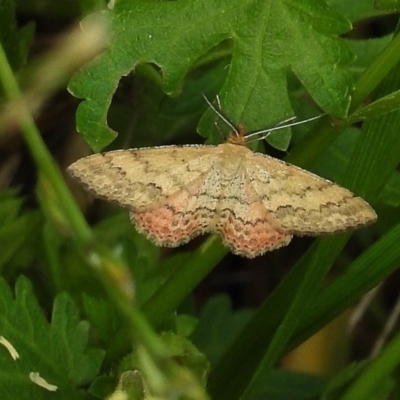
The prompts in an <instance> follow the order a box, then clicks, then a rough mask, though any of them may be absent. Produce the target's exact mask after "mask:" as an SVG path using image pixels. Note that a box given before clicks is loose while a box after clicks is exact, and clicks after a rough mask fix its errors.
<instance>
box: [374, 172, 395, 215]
mask: <svg viewBox="0 0 400 400" xmlns="http://www.w3.org/2000/svg"><path fill="white" fill-rule="evenodd" d="M379 201H382V202H384V203H385V204H387V205H391V206H393V207H398V206H400V173H399V172H397V171H395V172H394V173H393V174H392V176H391V177H390V178H389V181H388V183H387V184H386V186H385V187H384V189H383V191H382V193H381V194H380V196H379Z"/></svg>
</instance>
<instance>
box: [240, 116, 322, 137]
mask: <svg viewBox="0 0 400 400" xmlns="http://www.w3.org/2000/svg"><path fill="white" fill-rule="evenodd" d="M325 115H326V113H324V114H319V115H316V116H314V117H311V118H308V119H303V120H302V121H297V122H292V123H290V124H287V123H286V122H290V121H293V120H294V119H296V117H291V118H288V119H286V120H284V121H282V122H280V123H279V124H277V125H275V126H273V127H272V128H268V129H263V130H261V131H257V132H253V133H250V134H248V135H246V141H247V143H250V142H249V140H248V139H249V138H253V137H254V136H258V135H262V134H265V135H264V136H261V137H259V138H255V139H253V140H251V141H254V140H263V139H266V138H267V137H268V136H269V135H270V134H271V132H274V131H279V130H280V129H284V128H290V127H291V126H296V125H302V124H305V123H307V122H310V121H314V120H316V119H320V118H322V117H324V116H325ZM282 124H284V125H282Z"/></svg>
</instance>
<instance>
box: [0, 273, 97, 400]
mask: <svg viewBox="0 0 400 400" xmlns="http://www.w3.org/2000/svg"><path fill="white" fill-rule="evenodd" d="M0 315H1V317H0V333H1V336H3V337H4V338H5V339H6V340H7V341H8V342H9V343H11V345H12V346H13V347H14V348H15V350H16V351H17V352H18V354H19V358H18V359H16V360H14V359H13V358H12V357H11V355H10V354H9V352H8V351H7V349H6V348H5V347H3V346H1V347H0V369H1V370H2V371H7V373H6V374H2V375H1V377H0V387H1V392H2V399H5V400H8V399H10V400H11V399H18V400H22V399H47V398H54V397H53V396H54V395H52V392H50V391H48V390H46V389H44V388H42V387H40V386H38V385H36V384H34V383H33V382H32V381H31V380H30V379H29V374H30V373H31V372H38V373H39V374H40V376H41V377H42V378H44V379H45V380H46V382H48V383H49V384H51V385H55V386H56V387H57V391H56V393H57V399H65V400H67V399H71V398H74V399H89V398H90V397H89V396H88V395H86V394H85V392H84V391H83V390H80V389H79V388H80V387H81V386H83V385H87V384H88V383H90V382H91V381H92V380H93V379H94V378H95V376H96V375H97V374H98V372H99V368H100V364H101V360H102V357H103V356H102V352H101V351H100V350H94V349H92V350H87V349H86V347H87V340H88V324H87V323H86V322H82V321H79V318H78V312H77V310H76V308H75V306H74V305H73V304H72V302H71V300H70V299H69V297H68V296H67V295H65V294H61V295H59V296H58V297H57V298H56V300H55V302H54V306H53V312H52V318H51V323H49V322H48V321H47V320H46V318H45V317H44V315H43V312H42V310H41V309H40V307H39V305H38V303H37V300H36V299H35V296H34V294H33V290H32V286H31V284H30V283H29V281H28V280H27V279H26V278H20V279H18V281H17V283H16V286H15V299H14V298H13V294H12V292H11V290H10V288H9V287H8V286H7V284H6V283H5V282H4V281H2V280H0ZM5 393H6V394H7V395H6V396H7V397H4V394H5Z"/></svg>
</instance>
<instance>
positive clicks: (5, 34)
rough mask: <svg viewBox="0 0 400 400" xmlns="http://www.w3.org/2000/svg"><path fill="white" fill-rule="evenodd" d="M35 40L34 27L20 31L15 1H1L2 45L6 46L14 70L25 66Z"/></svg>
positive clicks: (0, 30) (0, 27) (0, 26)
mask: <svg viewBox="0 0 400 400" xmlns="http://www.w3.org/2000/svg"><path fill="white" fill-rule="evenodd" d="M32 39H33V25H27V26H26V27H24V28H22V29H19V28H18V24H17V20H16V17H15V1H13V0H1V1H0V43H2V45H3V46H4V51H5V52H6V54H7V59H8V62H9V63H10V65H11V67H12V69H13V70H18V69H20V68H21V67H22V65H23V64H24V62H25V60H26V57H27V54H28V50H29V47H30V45H31V43H32Z"/></svg>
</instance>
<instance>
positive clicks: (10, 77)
mask: <svg viewBox="0 0 400 400" xmlns="http://www.w3.org/2000/svg"><path fill="white" fill-rule="evenodd" d="M0 81H1V83H2V85H3V88H4V92H5V94H6V96H7V97H8V99H9V100H10V102H11V103H12V104H18V105H19V107H18V110H19V114H18V121H19V125H20V127H21V132H22V134H23V136H24V139H25V140H26V142H27V144H28V146H29V149H30V151H31V153H32V155H33V157H34V159H35V161H36V164H37V165H38V168H39V171H40V174H41V176H42V177H43V178H44V179H45V183H49V184H50V185H51V188H52V190H53V191H54V192H55V194H56V196H57V200H58V203H59V204H60V205H62V207H63V210H64V212H65V215H66V217H67V218H68V221H69V224H70V226H71V228H72V229H73V232H74V235H75V237H77V238H78V239H79V240H80V241H81V242H88V241H90V240H91V238H92V232H91V230H90V228H89V226H88V225H87V223H86V221H85V219H84V218H83V217H82V214H81V212H80V210H79V208H78V206H77V204H76V202H75V201H74V199H73V197H72V195H71V193H70V192H69V190H68V188H67V187H66V185H65V183H64V179H63V177H62V175H61V173H60V171H59V169H58V168H57V166H56V164H55V162H54V161H53V159H52V157H51V156H50V154H49V152H48V151H47V149H46V146H45V144H44V143H43V140H42V138H41V136H40V133H39V131H38V129H37V127H36V125H35V123H34V121H33V118H32V116H31V115H30V113H29V111H28V109H27V107H25V106H24V103H23V97H22V94H21V92H20V90H19V87H18V84H17V82H16V80H15V78H14V74H13V72H12V70H11V68H10V65H9V64H8V61H7V57H6V54H5V52H4V49H3V47H2V45H1V43H0Z"/></svg>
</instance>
